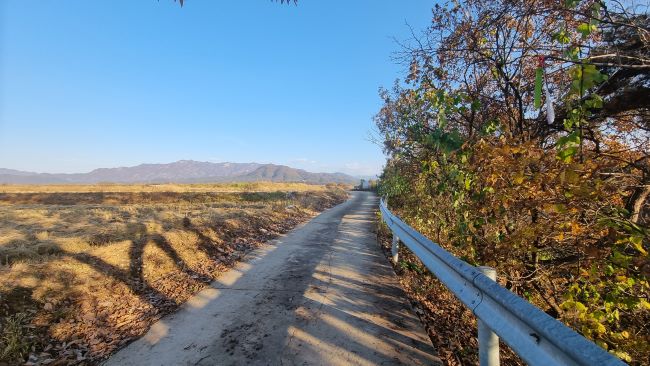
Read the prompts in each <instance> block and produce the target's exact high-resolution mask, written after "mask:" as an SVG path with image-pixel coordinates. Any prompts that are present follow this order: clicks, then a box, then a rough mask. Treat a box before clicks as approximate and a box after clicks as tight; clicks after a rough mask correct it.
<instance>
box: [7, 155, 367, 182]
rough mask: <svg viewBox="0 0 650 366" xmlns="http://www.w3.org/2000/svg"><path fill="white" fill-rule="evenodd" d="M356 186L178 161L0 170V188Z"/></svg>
mask: <svg viewBox="0 0 650 366" xmlns="http://www.w3.org/2000/svg"><path fill="white" fill-rule="evenodd" d="M256 181H272V182H305V183H321V184H322V183H356V182H357V181H358V179H357V178H355V177H352V176H350V175H348V174H344V173H312V172H308V171H306V170H303V169H296V168H292V167H289V166H286V165H277V164H260V163H230V162H224V163H211V162H203V161H195V160H179V161H175V162H173V163H163V164H150V163H145V164H139V165H136V166H130V167H116V168H97V169H93V170H91V171H90V172H87V173H35V172H26V171H20V170H15V169H4V168H0V184H94V183H208V182H219V183H221V182H256Z"/></svg>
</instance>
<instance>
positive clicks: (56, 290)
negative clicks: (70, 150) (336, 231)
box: [0, 183, 347, 365]
mask: <svg viewBox="0 0 650 366" xmlns="http://www.w3.org/2000/svg"><path fill="white" fill-rule="evenodd" d="M342 188H343V187H341V186H327V187H326V186H317V185H305V184H284V183H279V184H273V183H250V184H249V183H247V184H217V185H208V184H200V185H144V186H143V185H93V186H0V365H3V364H22V363H24V362H25V361H27V362H28V363H29V364H55V365H67V364H94V363H97V362H99V361H100V360H101V359H103V358H105V357H106V356H107V355H109V354H111V353H112V352H114V351H115V350H116V349H118V348H119V347H121V346H123V345H125V344H126V343H128V342H129V341H130V340H132V339H134V338H136V337H138V336H141V335H142V334H144V332H146V330H147V329H148V328H149V326H150V325H151V324H152V322H153V321H155V320H156V319H158V318H160V317H161V316H162V315H164V314H166V313H169V312H170V311H172V310H174V309H175V308H177V307H178V305H180V304H181V303H183V302H184V301H186V300H187V299H188V298H189V297H190V296H191V295H192V294H194V293H195V292H197V291H198V290H200V289H201V288H203V287H205V286H206V285H207V284H208V283H210V282H211V281H212V280H214V279H215V278H216V277H218V276H219V274H220V273H222V272H223V271H224V270H225V269H227V268H228V267H229V266H231V265H232V264H234V263H235V262H236V261H237V260H239V259H240V258H241V257H242V256H243V255H244V254H245V253H246V252H247V251H249V250H251V249H253V248H255V247H256V246H258V245H259V244H260V243H262V242H264V241H267V240H269V239H272V238H274V237H276V236H278V235H279V234H281V233H284V232H286V231H288V230H289V229H291V228H293V227H294V226H295V225H296V224H298V223H300V222H302V221H305V220H306V219H308V218H310V217H312V216H313V215H314V214H315V213H317V212H319V211H321V210H323V209H325V208H328V207H331V206H333V205H335V204H338V203H340V202H342V201H343V200H344V199H345V198H346V197H347V194H346V193H345V191H344V190H343V189H342Z"/></svg>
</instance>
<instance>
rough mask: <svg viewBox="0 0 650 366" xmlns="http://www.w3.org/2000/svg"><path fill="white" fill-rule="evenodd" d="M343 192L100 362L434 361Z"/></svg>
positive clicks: (367, 228)
mask: <svg viewBox="0 0 650 366" xmlns="http://www.w3.org/2000/svg"><path fill="white" fill-rule="evenodd" d="M376 207H377V198H376V196H375V195H374V194H372V193H369V192H354V193H353V194H352V198H351V199H350V200H348V201H347V202H345V203H343V204H341V205H339V206H337V207H334V208H332V209H330V210H328V211H325V212H324V213H322V214H320V215H319V216H317V217H316V218H314V219H313V220H311V221H310V222H309V223H307V224H305V225H303V226H301V227H299V228H297V229H295V230H293V231H291V232H290V233H289V234H287V235H285V236H283V237H281V238H280V239H278V240H275V241H273V242H271V243H269V244H268V245H265V246H264V247H262V248H260V249H258V250H256V251H254V252H253V253H251V254H250V255H249V256H248V258H247V260H246V261H245V262H243V263H241V264H239V265H238V266H237V267H236V268H234V269H232V270H231V271H229V272H228V273H225V274H224V275H223V276H222V277H221V278H220V279H219V280H217V281H215V282H214V283H213V284H212V286H211V287H209V288H208V289H205V290H203V291H201V292H200V293H198V294H197V295H196V296H195V297H193V298H192V299H191V300H190V301H188V302H187V303H186V304H185V305H184V306H183V307H182V309H181V310H179V311H178V312H177V313H175V314H172V315H170V316H167V317H165V318H163V319H161V320H160V321H159V322H157V323H156V324H154V325H153V326H152V327H151V329H150V330H149V332H148V333H147V334H146V335H145V336H144V337H142V338H140V339H139V340H137V341H135V342H133V343H132V344H130V345H129V346H127V347H126V348H124V349H122V350H121V351H120V352H118V353H117V354H115V355H114V356H113V357H112V358H111V359H109V360H108V361H107V362H106V365H111V366H112V365H139V366H140V365H251V364H252V365H377V364H380V365H400V364H405V365H431V364H437V363H438V359H437V358H436V357H435V356H433V355H435V352H434V349H433V348H432V346H431V343H430V341H429V339H428V337H427V336H426V334H425V332H424V330H423V329H422V326H421V324H420V322H419V320H418V318H417V317H416V316H415V314H414V313H413V312H412V310H411V308H410V305H409V304H408V301H407V300H406V298H405V296H404V294H403V292H402V290H401V288H400V286H399V283H398V281H397V278H396V276H395V274H394V272H393V270H392V268H391V267H390V266H389V264H388V261H387V259H386V258H385V256H384V255H383V253H382V252H381V249H380V247H379V245H378V244H377V242H376V240H375V235H374V234H373V233H372V231H371V229H372V225H373V220H374V217H373V215H374V212H375V210H376Z"/></svg>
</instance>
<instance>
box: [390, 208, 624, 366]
mask: <svg viewBox="0 0 650 366" xmlns="http://www.w3.org/2000/svg"><path fill="white" fill-rule="evenodd" d="M380 210H381V214H382V219H383V221H384V222H385V223H386V225H388V228H389V229H390V230H391V232H392V233H393V247H392V255H393V261H394V262H395V263H397V260H398V246H399V242H400V241H401V242H402V243H403V244H405V245H406V246H407V247H408V248H409V249H410V250H411V251H412V252H413V253H414V254H415V255H416V256H417V257H418V258H420V260H421V261H422V263H424V265H425V266H426V267H427V268H428V269H429V270H430V271H431V273H433V274H434V275H435V276H436V277H437V278H438V279H439V280H440V281H441V282H442V283H443V284H444V285H445V286H446V287H447V288H448V289H449V290H451V292H453V293H454V295H456V297H457V298H458V299H459V300H460V301H461V302H462V303H463V304H465V306H467V307H468V308H469V309H470V310H472V312H473V313H474V315H475V316H476V317H477V318H478V328H479V329H478V336H479V360H480V363H481V365H486V366H496V365H498V364H499V348H498V347H499V338H498V337H501V339H503V341H504V342H505V343H506V344H508V346H510V348H512V350H513V351H514V352H515V353H517V354H518V355H519V356H520V357H521V358H522V359H523V360H524V361H525V362H526V363H528V364H529V365H540V366H549V365H585V366H587V365H589V366H595V365H625V363H623V362H622V361H621V360H620V359H618V358H617V357H615V356H613V355H611V354H610V353H608V352H607V351H605V350H604V349H602V348H600V347H599V346H598V345H596V344H595V343H593V342H591V341H589V340H588V339H586V338H584V337H583V336H581V335H580V334H578V333H576V332H575V331H573V330H572V329H570V328H568V327H567V326H565V325H564V324H562V323H560V322H559V321H557V320H556V319H554V318H552V317H551V316H549V315H548V314H546V313H545V312H543V311H541V310H540V309H539V308H537V307H535V306H533V305H532V304H530V303H529V302H527V301H526V300H524V299H522V298H521V297H519V296H517V295H515V294H514V293H512V292H510V291H509V290H508V289H506V288H504V287H502V286H500V285H499V284H497V283H496V282H495V280H496V272H494V270H493V269H491V268H489V267H474V266H472V265H470V264H468V263H467V262H464V261H462V260H460V259H458V258H456V257H454V256H453V255H452V254H451V253H449V252H447V251H446V250H444V249H442V248H441V247H440V246H439V245H437V244H435V243H434V242H432V241H431V240H429V239H427V238H426V237H424V235H422V234H420V233H419V232H417V231H416V230H415V229H413V228H412V227H410V226H408V225H407V224H406V223H404V222H403V221H402V220H401V219H400V218H399V217H397V216H396V215H394V214H393V213H392V212H390V210H389V209H388V207H387V205H386V202H385V200H382V201H381V204H380ZM484 273H486V274H487V275H486V274H484ZM490 277H492V278H490Z"/></svg>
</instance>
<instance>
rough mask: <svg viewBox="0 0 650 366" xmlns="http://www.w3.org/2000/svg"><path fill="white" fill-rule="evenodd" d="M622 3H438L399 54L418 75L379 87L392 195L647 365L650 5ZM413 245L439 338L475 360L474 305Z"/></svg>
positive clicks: (548, 307) (416, 271)
mask: <svg viewBox="0 0 650 366" xmlns="http://www.w3.org/2000/svg"><path fill="white" fill-rule="evenodd" d="M623 4H624V5H623ZM623 4H621V3H619V2H613V1H580V0H577V1H575V0H574V1H564V0H563V1H542V2H539V1H520V2H511V1H499V0H462V1H450V2H447V3H446V4H445V5H436V7H435V9H434V11H433V17H432V23H431V26H430V27H429V28H428V29H426V30H425V31H424V32H422V33H421V34H419V33H417V32H416V31H414V34H415V35H416V36H415V37H416V38H415V39H414V41H413V42H411V43H410V44H406V45H405V46H404V49H403V52H401V53H400V54H398V58H400V59H401V60H402V61H404V62H405V63H407V64H408V65H409V73H408V75H407V76H406V79H405V82H403V83H400V82H398V83H396V85H395V87H394V88H393V89H392V90H390V91H388V90H384V91H382V92H381V96H382V97H383V99H384V102H385V103H384V106H383V107H382V109H381V110H380V112H379V113H378V114H377V116H376V124H377V128H378V131H379V136H380V137H379V140H380V141H381V143H382V144H383V146H384V149H385V152H386V153H387V154H388V155H389V161H388V163H387V166H386V168H385V170H384V172H383V176H382V180H381V187H380V193H381V194H382V195H383V196H385V197H387V198H388V202H389V205H390V206H391V209H393V210H395V212H396V213H397V214H398V215H400V216H401V217H402V218H403V219H405V221H406V222H408V223H409V224H410V225H412V226H413V227H414V228H416V229H417V230H419V231H420V232H422V233H423V234H425V235H427V236H428V237H429V238H431V239H432V240H434V241H435V242H437V243H440V244H441V245H442V246H443V247H445V248H446V249H448V250H449V251H451V252H452V253H454V254H455V255H456V256H458V257H460V258H462V259H464V260H465V261H467V262H469V263H470V264H473V265H489V266H492V267H496V269H497V271H498V273H499V275H500V277H501V281H502V283H503V284H504V285H505V286H506V287H507V288H508V289H510V290H511V291H513V292H515V293H516V294H518V295H520V296H522V297H524V298H526V299H528V300H529V301H530V302H532V303H533V304H535V305H536V306H538V307H540V308H542V309H543V310H544V311H546V312H547V313H549V314H550V315H552V316H554V317H556V318H558V319H559V320H561V321H562V322H564V323H565V324H567V325H569V326H570V327H572V328H573V329H575V330H576V331H578V332H579V333H581V334H583V335H584V336H585V337H587V338H589V339H591V340H593V341H594V342H596V343H597V344H598V345H600V346H601V347H603V348H605V349H607V350H608V351H610V352H611V353H613V354H614V355H616V356H618V357H620V358H621V359H622V360H624V361H626V362H629V363H631V364H648V363H649V362H650V338H649V337H650V328H649V325H650V288H649V285H648V276H649V275H650V261H649V257H648V250H650V241H649V229H648V226H649V225H650V207H649V196H650V119H649V118H648V112H649V110H648V109H649V108H650V57H649V55H650V23H649V20H648V15H647V11H648V6H647V4H645V5H643V4H636V3H634V2H624V3H623ZM402 258H403V259H404V261H403V262H402V263H401V264H400V268H401V271H402V272H403V274H404V273H406V274H408V276H407V277H408V278H407V277H403V279H404V281H405V283H406V285H405V286H406V287H407V289H410V293H411V295H412V298H413V299H414V300H416V301H417V302H418V303H419V304H420V307H421V308H422V309H423V311H424V312H425V313H426V314H424V315H423V318H425V320H426V321H427V322H428V323H429V324H430V325H431V328H432V329H433V332H434V333H433V334H432V339H433V341H434V343H435V344H434V345H435V346H436V347H437V348H438V349H440V350H443V351H445V350H448V351H450V352H449V354H448V355H446V356H445V359H446V360H447V363H448V364H467V363H469V364H471V363H475V362H476V357H475V355H476V349H475V346H476V342H475V339H474V337H475V325H474V323H473V320H472V317H470V316H466V315H467V314H464V312H463V310H461V309H459V307H458V306H459V305H458V303H456V306H455V307H454V305H453V304H454V301H455V300H453V298H452V297H451V296H449V295H447V296H444V295H441V294H442V293H443V292H444V290H443V289H442V288H441V287H440V285H439V284H437V282H436V281H435V279H433V278H431V277H430V274H428V272H427V271H426V270H425V269H424V267H423V266H422V265H421V263H419V262H418V261H417V260H416V259H414V258H413V257H412V256H410V255H409V254H408V253H405V254H403V257H402ZM453 309H457V310H453ZM450 315H452V316H450ZM449 342H452V343H449ZM468 347H469V349H468ZM507 358H508V359H509V360H510V361H509V362H511V363H517V362H518V361H516V359H515V358H512V359H510V358H509V356H508V357H507Z"/></svg>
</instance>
